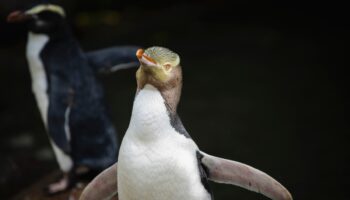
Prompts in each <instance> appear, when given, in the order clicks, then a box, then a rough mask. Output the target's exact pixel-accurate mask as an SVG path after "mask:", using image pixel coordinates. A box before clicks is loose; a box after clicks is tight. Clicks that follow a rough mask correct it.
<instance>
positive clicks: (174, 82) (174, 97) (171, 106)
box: [136, 66, 182, 115]
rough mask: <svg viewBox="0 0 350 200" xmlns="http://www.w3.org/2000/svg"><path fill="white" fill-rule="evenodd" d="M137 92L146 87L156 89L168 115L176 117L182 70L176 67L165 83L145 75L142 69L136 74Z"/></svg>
mask: <svg viewBox="0 0 350 200" xmlns="http://www.w3.org/2000/svg"><path fill="white" fill-rule="evenodd" d="M137 73H138V74H137V92H136V94H138V93H139V91H141V90H143V89H144V88H145V86H146V85H151V86H152V87H154V88H156V89H157V90H158V91H159V92H160V94H161V96H162V97H163V99H164V103H165V105H166V106H167V108H168V110H169V112H170V114H172V115H176V112H177V106H178V104H179V101H180V97H181V90H182V69H181V66H177V67H176V68H175V69H174V71H173V76H172V78H171V79H170V80H168V81H167V82H166V83H162V82H159V81H156V80H155V79H154V78H153V77H152V76H150V75H149V74H147V72H145V71H144V70H143V68H142V67H140V69H139V70H138V72H137Z"/></svg>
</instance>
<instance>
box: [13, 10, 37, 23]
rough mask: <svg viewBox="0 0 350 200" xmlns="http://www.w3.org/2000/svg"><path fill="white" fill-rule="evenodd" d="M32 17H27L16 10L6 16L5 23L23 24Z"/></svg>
mask: <svg viewBox="0 0 350 200" xmlns="http://www.w3.org/2000/svg"><path fill="white" fill-rule="evenodd" d="M31 18H32V15H28V14H26V13H24V12H22V11H19V10H16V11H13V12H11V13H10V14H9V15H8V16H7V22H9V23H17V22H23V21H26V20H28V19H31Z"/></svg>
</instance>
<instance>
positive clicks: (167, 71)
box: [136, 47, 182, 89]
mask: <svg viewBox="0 0 350 200" xmlns="http://www.w3.org/2000/svg"><path fill="white" fill-rule="evenodd" d="M136 56H137V58H138V59H139V61H140V64H141V65H140V68H139V69H138V70H137V73H136V78H137V81H138V84H139V88H142V87H143V86H144V85H145V84H151V85H153V86H155V87H158V89H160V88H171V87H175V86H176V84H178V83H180V84H181V81H182V72H181V66H180V57H179V55H178V54H177V53H175V52H173V51H171V50H169V49H167V48H164V47H150V48H148V49H146V50H143V49H139V50H138V51H137V52H136Z"/></svg>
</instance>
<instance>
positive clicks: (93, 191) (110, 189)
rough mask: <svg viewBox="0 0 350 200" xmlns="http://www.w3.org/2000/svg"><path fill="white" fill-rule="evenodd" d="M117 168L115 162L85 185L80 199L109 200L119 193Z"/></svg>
mask: <svg viewBox="0 0 350 200" xmlns="http://www.w3.org/2000/svg"><path fill="white" fill-rule="evenodd" d="M117 170H118V168H117V163H115V164H114V165H112V166H110V167H109V168H107V169H105V170H104V171H103V172H101V173H100V174H99V175H98V176H96V177H95V178H94V179H93V180H92V181H91V182H90V183H89V184H88V185H87V186H86V187H85V189H84V190H83V192H82V193H81V195H80V198H79V200H107V199H111V198H112V197H113V196H116V195H117V193H118V184H117ZM117 200H118V196H117Z"/></svg>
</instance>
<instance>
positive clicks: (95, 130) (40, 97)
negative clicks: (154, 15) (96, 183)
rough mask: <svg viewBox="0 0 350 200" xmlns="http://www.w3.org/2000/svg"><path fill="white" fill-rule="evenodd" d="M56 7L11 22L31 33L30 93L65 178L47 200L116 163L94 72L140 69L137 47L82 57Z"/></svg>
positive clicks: (112, 136)
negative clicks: (138, 67) (138, 66)
mask: <svg viewBox="0 0 350 200" xmlns="http://www.w3.org/2000/svg"><path fill="white" fill-rule="evenodd" d="M65 16H66V14H65V11H64V9H63V8H62V7H60V6H58V5H54V4H48V3H43V4H39V5H35V6H33V7H31V8H30V9H28V10H26V11H14V12H12V13H10V14H9V15H8V18H7V21H8V22H21V23H22V24H24V25H25V26H26V27H27V29H28V32H29V33H28V42H27V51H26V56H27V60H28V64H29V70H30V74H31V78H32V90H33V93H34V96H35V98H36V101H37V104H38V107H39V111H40V113H41V116H42V120H43V122H44V124H45V127H46V129H47V131H48V136H49V141H50V143H51V145H52V148H53V151H54V153H55V156H56V159H57V162H58V164H59V167H60V169H61V171H62V172H63V176H62V177H60V178H59V179H58V180H56V181H55V182H54V183H51V184H50V185H48V186H47V188H46V191H47V193H48V194H56V193H59V192H62V191H65V190H67V189H70V188H72V187H73V186H74V185H75V184H76V183H77V182H79V181H83V180H86V181H88V180H90V179H92V178H94V177H95V175H96V174H98V173H99V172H101V171H102V170H104V169H105V168H107V167H109V166H110V165H112V164H113V163H115V162H116V160H117V155H118V150H117V149H118V147H117V140H116V131H115V128H114V127H113V125H112V122H111V119H110V116H109V114H108V112H107V108H106V105H105V98H104V92H103V89H102V87H101V84H100V83H99V81H98V80H97V79H96V74H95V73H96V72H113V71H116V70H118V69H123V68H128V67H133V66H135V67H136V66H137V58H136V57H135V52H136V50H137V47H132V46H125V47H113V48H108V49H103V50H98V51H95V52H90V53H84V52H83V51H82V50H81V48H80V47H79V44H78V42H77V41H76V40H75V38H74V37H73V35H72V33H71V31H70V28H69V26H68V25H67V23H66V21H65Z"/></svg>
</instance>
